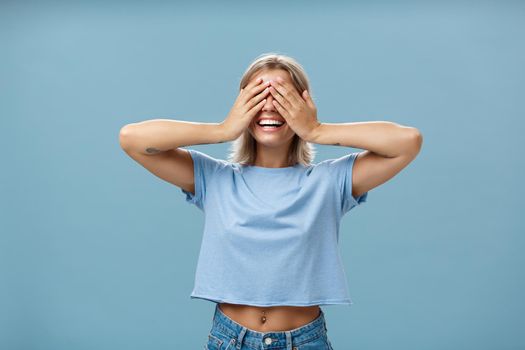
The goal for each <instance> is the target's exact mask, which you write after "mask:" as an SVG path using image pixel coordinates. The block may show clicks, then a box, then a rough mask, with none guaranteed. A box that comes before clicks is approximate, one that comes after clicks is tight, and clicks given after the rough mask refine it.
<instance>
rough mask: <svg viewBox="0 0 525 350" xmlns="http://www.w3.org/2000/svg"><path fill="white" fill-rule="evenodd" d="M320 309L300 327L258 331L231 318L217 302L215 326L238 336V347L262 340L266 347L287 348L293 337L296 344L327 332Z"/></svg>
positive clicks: (222, 331)
mask: <svg viewBox="0 0 525 350" xmlns="http://www.w3.org/2000/svg"><path fill="white" fill-rule="evenodd" d="M319 310H320V312H319V316H317V318H316V319H315V320H313V321H311V322H310V323H307V324H305V325H304V326H301V327H299V328H295V329H291V330H288V331H280V332H258V331H255V330H253V329H250V328H247V327H244V326H243V325H241V324H239V323H237V322H235V321H234V320H232V319H231V318H229V317H228V316H227V315H226V314H224V312H222V310H221V309H220V307H219V304H218V303H217V304H216V306H215V313H214V315H213V327H214V328H216V329H217V330H218V331H219V332H221V333H223V334H224V335H226V336H228V337H231V338H236V339H237V341H236V345H237V346H238V347H240V346H241V344H242V343H243V341H244V342H249V343H252V344H261V342H262V344H263V348H264V349H272V348H285V349H287V348H288V346H290V344H292V339H293V343H294V344H301V343H306V342H309V341H311V340H313V339H315V338H317V337H319V336H321V335H323V334H326V322H325V317H324V312H323V310H322V309H319ZM267 338H269V339H271V341H270V340H267ZM290 348H291V347H290Z"/></svg>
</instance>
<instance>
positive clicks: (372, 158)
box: [311, 121, 423, 197]
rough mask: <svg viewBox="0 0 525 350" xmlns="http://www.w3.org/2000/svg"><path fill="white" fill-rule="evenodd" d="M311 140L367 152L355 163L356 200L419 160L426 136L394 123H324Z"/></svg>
mask: <svg viewBox="0 0 525 350" xmlns="http://www.w3.org/2000/svg"><path fill="white" fill-rule="evenodd" d="M311 141H312V142H314V143H319V144H327V145H336V146H347V147H352V148H361V149H365V151H363V152H361V153H360V154H359V155H358V157H357V158H356V160H355V163H354V170H353V176H352V195H353V196H354V197H357V196H360V195H361V194H363V193H364V192H367V191H369V190H371V189H372V188H374V187H377V186H379V185H381V184H383V183H385V182H386V181H388V180H389V179H391V178H392V177H394V176H395V175H396V174H397V173H399V172H400V171H401V170H402V169H403V168H404V167H406V166H407V165H408V164H409V163H410V162H411V161H412V160H413V159H414V158H416V156H417V154H418V153H419V151H420V149H421V146H422V143H423V136H422V134H421V133H420V132H419V130H418V129H416V128H414V127H408V126H403V125H399V124H397V123H392V122H383V121H372V122H354V123H321V124H320V125H319V126H318V127H317V128H316V129H315V131H314V132H313V136H312V140H311Z"/></svg>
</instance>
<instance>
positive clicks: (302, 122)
mask: <svg viewBox="0 0 525 350" xmlns="http://www.w3.org/2000/svg"><path fill="white" fill-rule="evenodd" d="M270 93H271V94H272V97H273V105H274V106H275V108H277V111H278V112H279V113H280V114H281V115H282V116H283V118H284V119H285V120H286V123H287V124H288V125H289V126H290V128H291V129H292V130H293V131H294V132H295V133H296V134H297V135H298V136H299V137H300V138H302V139H303V140H305V141H313V139H314V135H315V130H316V128H317V127H318V126H319V125H321V123H320V122H319V121H318V120H317V108H316V106H315V104H314V102H313V101H312V98H311V96H310V94H309V93H308V91H307V90H304V91H303V93H302V96H300V95H299V93H298V92H297V89H296V88H295V86H293V85H290V84H289V83H288V82H286V81H284V79H282V78H281V77H277V81H275V80H272V81H271V86H270Z"/></svg>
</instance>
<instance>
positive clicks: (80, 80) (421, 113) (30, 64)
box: [0, 1, 525, 350]
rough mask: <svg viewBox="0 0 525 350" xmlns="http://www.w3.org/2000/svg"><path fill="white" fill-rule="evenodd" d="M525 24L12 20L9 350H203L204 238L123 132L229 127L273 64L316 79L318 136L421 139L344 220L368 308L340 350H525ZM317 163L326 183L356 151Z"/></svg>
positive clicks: (43, 16)
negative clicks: (325, 164) (200, 289)
mask: <svg viewBox="0 0 525 350" xmlns="http://www.w3.org/2000/svg"><path fill="white" fill-rule="evenodd" d="M524 14H525V5H523V2H518V1H516V2H505V1H499V2H497V1H493V2H481V1H480V2H465V1H463V2H452V1H450V2H442V1H434V2H420V1H403V2H394V1H388V2H387V1H381V2H367V1H362V2H348V3H343V2H332V3H324V4H317V3H314V2H306V1H294V2H281V1H264V2H247V1H242V2H240V1H239V2H226V1H221V2H217V3H215V2H211V1H210V2H194V3H192V5H190V4H189V3H176V2H148V3H147V4H146V3H143V4H142V3H139V2H124V1H122V2H118V1H114V2H111V1H90V2H87V1H86V2H78V1H75V2H68V3H66V2H43V1H41V2H38V3H37V2H24V3H23V4H22V3H15V2H14V1H3V2H2V3H1V5H0V40H1V47H2V54H1V55H0V76H1V78H0V84H1V86H0V88H1V91H0V92H1V94H0V101H1V103H0V112H1V125H2V128H1V130H2V133H1V137H0V143H1V146H2V148H1V149H2V152H1V154H2V156H1V159H2V162H1V163H2V171H1V175H0V176H1V198H2V199H1V206H2V207H1V208H0V209H1V214H0V215H1V220H0V225H1V226H0V229H1V235H0V249H1V250H0V278H1V279H0V320H1V323H0V348H2V349H10V350H11V349H13V350H14V349H24V350H25V349H31V350H33V349H35V350H36V349H38V350H40V349H53V350H59V349H97V350H105V349H108V350H109V349H130V350H131V349H158V350H161V349H201V348H202V347H203V346H204V343H205V340H206V336H207V332H208V330H209V329H210V327H211V317H212V315H213V307H214V304H212V303H210V302H206V301H200V300H191V299H190V298H189V294H190V292H191V289H192V287H193V274H194V271H195V266H196V262H197V254H198V250H199V246H200V239H201V232H202V229H203V216H202V214H201V212H200V211H198V210H197V208H195V207H193V206H191V205H189V204H187V203H185V202H184V195H183V194H182V193H181V192H180V189H179V188H177V187H175V186H173V185H170V184H168V183H166V182H163V181H162V180H160V179H158V178H156V177H155V176H153V175H152V174H150V173H148V172H147V171H146V170H145V169H144V168H142V167H141V166H140V165H139V164H137V163H135V162H134V161H133V160H132V159H131V158H129V157H128V156H127V155H126V154H125V153H124V152H123V151H122V150H121V149H120V148H119V143H118V132H119V130H120V128H121V127H122V126H123V125H125V124H127V123H132V122H137V121H142V120H146V119H154V118H169V119H180V120H187V121H200V122H220V121H222V120H224V118H225V117H226V115H227V113H228V112H229V110H230V108H231V106H232V104H233V101H234V98H235V96H236V94H237V91H238V83H239V80H240V78H241V76H242V73H243V72H244V70H245V69H246V67H247V66H248V64H249V63H250V62H251V61H252V60H253V59H254V58H255V57H256V56H258V55H259V54H262V53H264V52H278V53H282V54H286V55H290V56H292V57H294V58H296V59H297V60H298V61H299V62H300V63H301V64H302V65H303V66H304V68H305V69H306V71H307V73H308V75H309V77H310V80H311V84H312V93H313V95H314V99H315V102H316V104H317V107H318V113H319V114H318V118H319V120H320V121H321V122H352V121H373V120H388V121H393V122H397V123H400V124H403V125H409V126H415V127H417V128H418V129H419V130H420V131H421V132H422V133H423V136H424V144H423V148H422V150H421V153H420V154H419V156H418V157H417V158H416V160H414V162H413V163H411V164H410V165H409V166H408V167H407V168H405V169H404V170H403V171H402V172H401V173H400V174H398V175H397V176H396V177H395V178H393V179H392V180H390V181H389V182H387V183H385V184H384V185H382V186H380V187H378V188H376V189H373V190H372V191H371V192H370V194H369V199H368V202H367V204H366V205H364V206H362V207H359V208H358V209H355V210H353V211H352V212H350V214H348V215H347V216H345V217H344V219H343V223H342V231H343V232H342V240H341V250H342V254H343V258H344V264H345V270H346V272H347V275H348V281H349V286H350V292H351V296H352V298H353V300H354V302H355V304H354V305H352V306H351V307H346V306H339V307H333V306H330V307H325V308H324V310H325V312H326V315H327V325H328V335H329V337H330V339H331V340H332V343H333V345H334V348H335V349H338V350H343V349H403V350H411V349H414V350H415V349H418V350H419V349H427V350H433V349H436V350H437V349H462V350H464V349H477V350H481V349H499V350H502V349H523V348H525V340H524V338H523V329H524V326H525V316H524V315H525V307H524V305H525V303H524V301H523V295H524V287H525V282H524V272H523V271H524V270H523V267H524V263H525V259H524V257H523V250H524V248H525V244H524V243H525V238H524V232H525V227H524V226H525V225H524V220H523V216H520V214H521V213H522V211H523V204H522V202H521V199H522V198H523V196H524V190H523V185H522V183H521V181H520V179H523V178H524V168H525V167H524V166H525V164H524V157H523V156H522V154H521V151H522V150H523V149H524V141H523V132H524V131H525V130H524V121H523V120H524V117H525V114H524V112H525V109H524V107H523V97H524V91H525V90H524V88H525V76H524V69H523V63H524V62H525V49H524V45H523V38H524V36H525V20H524V19H525V16H524ZM520 97H521V98H522V100H521V101H519V98H520ZM228 147H229V144H221V145H199V146H195V149H199V150H201V151H204V152H206V153H208V154H210V155H212V156H215V157H219V158H225V157H226V154H227V150H228ZM316 147H317V151H318V155H317V157H316V159H315V161H314V162H316V163H317V162H319V161H321V160H324V159H328V158H332V157H338V156H341V155H344V154H346V153H348V152H352V151H356V149H352V148H343V147H335V146H326V145H317V146H316ZM261 278H264V276H261Z"/></svg>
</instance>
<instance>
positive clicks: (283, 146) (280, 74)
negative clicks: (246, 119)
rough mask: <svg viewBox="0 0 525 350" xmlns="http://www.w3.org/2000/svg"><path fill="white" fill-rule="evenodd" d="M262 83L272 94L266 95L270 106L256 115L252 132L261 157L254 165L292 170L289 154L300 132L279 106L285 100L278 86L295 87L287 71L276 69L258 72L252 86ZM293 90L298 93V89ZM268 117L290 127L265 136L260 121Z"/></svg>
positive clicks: (267, 133) (266, 105) (266, 104)
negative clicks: (257, 82)
mask: <svg viewBox="0 0 525 350" xmlns="http://www.w3.org/2000/svg"><path fill="white" fill-rule="evenodd" d="M258 79H262V85H264V86H266V87H267V89H268V91H267V92H266V93H264V92H263V94H264V96H265V98H266V102H264V103H263V105H262V108H261V110H260V111H259V112H258V113H257V114H256V115H255V117H254V118H253V120H252V122H251V123H250V125H249V128H248V130H249V132H250V134H251V135H252V137H253V138H254V139H255V140H256V141H257V146H256V147H257V151H256V154H257V156H256V160H255V163H254V165H256V166H261V167H268V168H280V167H286V166H289V164H287V154H288V150H289V148H290V145H291V143H292V139H293V137H294V135H295V134H296V132H295V130H294V129H293V128H292V126H291V124H292V123H290V118H287V116H288V115H287V114H286V113H285V112H283V111H284V110H283V107H282V105H281V104H280V103H279V102H278V98H281V96H280V94H279V92H278V91H277V90H276V86H277V84H278V82H281V83H282V84H286V85H282V88H283V89H290V88H291V87H292V86H293V83H292V78H291V76H290V74H289V73H288V72H287V71H284V70H280V69H275V70H263V71H260V72H258V73H257V74H255V76H254V77H253V78H252V80H251V82H256V81H257V80H258ZM291 89H292V90H293V91H296V90H295V88H291ZM283 103H284V102H283ZM265 116H268V117H271V116H274V117H278V118H280V119H284V120H285V121H286V123H285V124H284V125H283V126H282V127H280V128H279V130H278V131H277V132H271V133H270V132H264V131H262V130H260V128H257V125H256V121H257V119H259V117H265ZM311 118H312V117H311ZM315 121H317V118H315ZM292 125H294V124H292ZM314 125H317V123H315V122H314V124H313V125H312V127H313V126H314Z"/></svg>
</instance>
